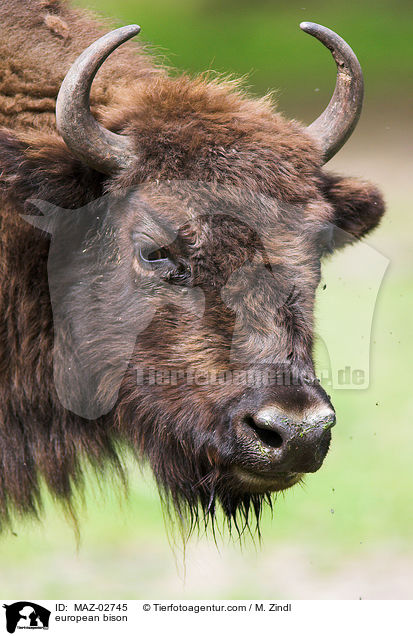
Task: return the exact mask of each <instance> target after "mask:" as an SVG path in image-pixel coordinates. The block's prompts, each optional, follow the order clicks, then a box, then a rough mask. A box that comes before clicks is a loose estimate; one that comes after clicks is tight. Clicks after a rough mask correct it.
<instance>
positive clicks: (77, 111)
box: [56, 24, 140, 174]
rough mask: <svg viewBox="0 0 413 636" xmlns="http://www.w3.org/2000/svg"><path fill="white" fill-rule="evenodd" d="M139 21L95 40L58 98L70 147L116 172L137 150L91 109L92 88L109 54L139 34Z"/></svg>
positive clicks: (102, 168) (96, 166) (106, 170)
mask: <svg viewBox="0 0 413 636" xmlns="http://www.w3.org/2000/svg"><path fill="white" fill-rule="evenodd" d="M139 31H140V27H139V26H137V25H136V24H132V25H130V26H125V27H121V28H120V29H115V30H114V31H111V32H110V33H107V34H106V35H104V36H103V37H101V38H99V40H97V41H96V42H94V43H93V44H91V45H90V46H89V47H88V48H87V49H86V50H85V51H83V53H82V54H81V55H80V56H79V57H78V58H77V60H76V61H75V62H74V64H73V65H72V66H71V68H70V69H69V71H68V72H67V74H66V77H65V78H64V80H63V82H62V85H61V87H60V91H59V94H58V96H57V102H56V121H57V129H58V131H59V133H60V134H61V135H62V137H63V139H64V140H65V142H66V144H67V145H68V146H69V148H70V150H71V151H72V152H73V153H74V154H75V155H76V156H77V157H79V159H81V160H82V161H84V162H85V163H86V164H87V165H88V166H90V167H92V168H94V169H95V170H98V171H99V172H103V173H104V174H112V173H113V172H117V171H119V170H120V169H122V168H125V167H127V166H128V165H129V164H130V163H131V160H132V157H133V152H132V147H131V143H130V141H129V139H128V137H126V136H124V135H118V134H116V133H113V132H111V131H110V130H107V129H106V128H104V127H103V126H101V125H100V124H99V123H98V122H97V121H96V119H95V118H94V117H93V115H92V113H91V112H90V103H89V97H90V88H91V86H92V82H93V79H94V77H95V75H96V73H97V71H98V69H99V68H100V66H101V65H102V64H103V62H104V61H105V60H106V58H107V57H108V56H109V55H110V54H111V53H112V52H113V51H114V50H115V49H116V48H117V47H118V46H120V45H121V44H123V43H124V42H126V41H127V40H129V39H130V38H132V37H133V36H134V35H137V34H138V33H139Z"/></svg>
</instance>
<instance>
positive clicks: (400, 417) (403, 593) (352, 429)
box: [0, 0, 413, 599]
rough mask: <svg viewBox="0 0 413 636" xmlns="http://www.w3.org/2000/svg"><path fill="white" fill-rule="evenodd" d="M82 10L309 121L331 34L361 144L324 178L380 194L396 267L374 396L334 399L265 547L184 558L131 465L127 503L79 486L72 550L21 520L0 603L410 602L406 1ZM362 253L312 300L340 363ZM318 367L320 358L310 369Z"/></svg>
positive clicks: (374, 364)
mask: <svg viewBox="0 0 413 636" xmlns="http://www.w3.org/2000/svg"><path fill="white" fill-rule="evenodd" d="M79 4H82V5H84V6H88V7H91V8H94V9H96V10H98V11H100V12H101V13H104V14H106V15H108V16H112V17H114V23H115V25H119V24H124V23H128V22H129V23H131V22H137V23H139V24H141V26H142V27H143V30H142V38H143V39H145V40H146V41H148V42H151V43H152V44H153V45H154V47H155V48H156V50H157V52H158V53H159V54H160V55H162V56H165V59H167V61H168V62H169V63H170V64H172V65H173V66H176V67H178V68H181V69H186V70H190V71H193V72H198V71H203V70H206V69H209V68H212V69H215V70H217V71H225V72H233V73H235V74H238V75H240V74H241V75H244V74H248V83H249V84H250V85H251V90H252V92H253V93H255V94H263V93H265V92H266V91H267V90H268V89H273V88H278V89H279V92H278V102H279V107H280V109H281V110H282V111H285V112H287V113H288V115H289V116H291V117H295V118H300V119H302V120H303V121H311V120H312V119H313V118H314V117H315V116H317V114H318V113H319V112H320V111H321V109H322V108H323V107H324V106H325V103H326V102H327V101H328V99H329V96H330V93H331V90H332V88H333V86H334V78H335V73H334V65H333V63H332V61H331V59H330V56H329V54H328V52H327V51H326V50H325V49H323V47H322V46H321V45H320V44H318V43H317V42H316V41H315V40H313V39H311V38H309V37H308V36H307V35H305V34H302V33H301V32H300V30H299V29H298V23H299V22H300V21H302V20H310V21H315V22H317V21H318V22H320V23H322V24H325V25H326V26H329V27H331V28H333V29H335V30H337V31H338V32H339V33H340V34H341V35H342V36H343V37H345V38H346V39H347V40H348V42H349V43H350V44H351V45H352V46H353V48H354V49H355V51H356V52H357V54H358V56H359V59H360V61H361V63H362V66H363V69H364V73H365V78H366V101H365V108H364V113H363V116H362V119H361V121H360V124H359V126H358V128H357V131H356V133H355V134H354V135H353V137H352V139H351V140H350V141H349V142H348V143H347V145H346V146H345V148H344V149H343V150H342V151H341V152H340V153H339V155H338V156H337V157H336V158H334V159H333V161H332V162H331V163H330V164H329V168H330V169H332V170H336V171H341V172H343V173H345V174H353V175H355V176H361V177H365V178H368V179H370V180H373V181H375V182H377V183H379V184H380V186H381V188H382V189H383V191H384V193H385V197H386V200H387V205H388V213H387V216H386V219H385V220H384V221H383V223H382V225H381V227H380V228H379V229H378V230H377V231H376V232H375V233H374V235H373V236H372V237H371V238H369V239H368V241H367V243H368V245H369V246H370V248H372V249H374V250H375V251H376V252H377V253H379V254H382V255H383V258H385V259H388V261H389V266H388V269H387V272H386V275H385V277H384V280H383V284H382V286H381V288H380V291H379V294H378V297H377V303H376V308H375V313H374V320H373V326H372V331H371V338H370V363H371V375H370V385H369V388H368V389H366V390H342V389H341V390H340V389H333V390H331V395H332V400H333V403H334V404H335V407H336V410H337V414H338V425H337V426H336V427H335V429H334V434H333V444H332V448H331V450H330V452H329V455H328V457H327V459H326V461H325V464H324V466H323V468H322V469H321V470H320V471H319V472H318V473H316V474H314V475H311V476H309V477H308V479H307V480H306V484H305V486H304V487H303V488H301V487H295V488H294V489H292V490H291V491H289V492H288V493H286V494H285V496H280V497H278V499H277V502H276V505H275V511H274V516H273V518H272V517H271V515H270V514H266V515H264V519H263V532H262V534H263V545H262V546H261V547H259V546H254V544H253V543H252V542H251V541H249V540H248V539H246V540H245V542H244V543H243V544H242V545H239V543H238V542H235V543H234V542H231V541H230V540H229V539H228V537H227V535H225V534H224V535H223V537H222V539H219V549H217V548H216V547H215V546H214V545H213V543H212V541H211V540H210V539H208V538H205V537H203V536H201V537H199V538H196V537H194V538H193V539H192V540H191V542H190V543H189V545H188V546H187V551H186V557H185V559H184V555H183V552H182V548H181V546H180V544H179V542H177V543H176V544H175V545H174V544H173V542H171V541H169V540H168V536H167V532H166V531H165V525H164V520H163V515H162V511H161V507H160V504H159V499H158V495H157V493H156V489H155V487H154V484H153V482H152V480H151V476H150V474H149V473H148V472H146V471H143V473H141V472H140V470H139V469H137V468H136V467H135V466H133V465H132V464H131V492H130V496H129V501H128V502H127V503H123V504H122V503H119V498H118V496H117V490H118V489H117V487H116V486H114V485H111V482H110V477H109V476H108V477H107V480H102V481H101V482H100V483H97V482H96V481H95V480H94V479H92V478H91V479H90V480H89V483H88V488H87V495H86V507H85V508H86V509H87V512H86V510H85V511H84V512H83V513H82V514H81V541H80V545H79V546H77V544H76V539H75V536H74V532H73V529H72V528H71V526H70V524H69V523H67V521H66V520H65V519H64V516H63V514H62V512H61V510H60V509H59V508H58V507H57V506H56V505H54V504H53V502H50V501H47V504H46V515H45V519H44V522H43V524H42V525H38V524H31V523H29V522H19V521H16V524H15V527H14V534H13V533H10V534H8V535H7V536H5V537H4V538H3V540H2V542H1V543H0V597H2V598H6V599H7V598H23V597H24V596H26V597H30V598H43V599H47V598H68V599H69V598H89V599H94V598H108V599H110V598H118V599H121V598H125V599H127V598H151V597H152V598H254V597H256V598H279V599H282V598H360V597H362V598H412V597H413V545H412V538H413V500H412V499H413V498H412V488H413V461H412V460H413V457H412V451H413V425H412V419H413V417H412V416H413V397H412V390H411V386H412V364H413V345H412V335H413V334H412V332H413V326H412V324H413V321H412V317H411V316H412V265H413V255H412V254H413V250H412V242H413V241H412V236H413V220H412V218H413V215H412V209H411V208H412V206H411V194H412V192H411V178H412V126H411V121H412V103H413V102H412V83H411V76H412V71H411V65H412V44H411V43H412V35H413V32H412V29H413V27H412V24H413V21H412V17H413V16H412V13H413V5H412V4H411V3H408V2H401V1H399V2H390V1H386V2H380V1H377V2H371V1H370V0H367V1H365V2H363V3H359V2H355V1H353V0H348V1H347V2H346V3H344V4H343V3H335V2H331V1H330V2H323V1H321V0H320V1H315V2H310V3H306V2H305V1H304V0H301V2H299V3H294V2H292V3H291V2H288V3H287V2H283V3H281V2H275V1H270V0H268V1H265V0H255V2H249V1H247V0H238V1H235V0H227V1H226V2H223V1H219V0H175V2H170V1H168V0H151V1H149V0H140V1H139V2H135V1H133V0H118V1H117V2H115V1H114V0H102V1H99V2H98V1H97V0H94V1H93V2H92V1H91V0H87V1H85V0H82V1H81V2H79ZM303 5H305V6H303ZM140 37H141V36H140ZM364 256H365V252H363V250H353V251H352V250H351V248H350V249H348V251H347V253H346V254H345V256H343V259H344V260H343V261H342V262H341V265H340V258H341V257H338V258H334V259H333V260H332V261H331V262H330V263H327V264H326V267H325V274H324V277H325V281H326V282H327V288H326V290H324V291H322V292H321V291H320V299H319V300H320V302H319V305H318V308H317V315H318V316H319V320H320V322H321V323H322V324H330V325H337V340H338V342H339V343H340V345H341V349H342V354H343V355H344V354H347V353H348V355H349V356H350V355H351V353H352V352H351V347H352V346H353V347H356V346H358V345H357V344H356V343H357V338H356V336H357V334H356V333H354V336H355V337H354V340H353V341H352V339H351V335H352V333H350V338H349V337H346V338H342V336H341V334H342V333H343V330H345V329H346V325H353V326H352V327H351V329H353V330H355V331H357V328H356V327H354V324H355V323H357V319H356V321H355V320H354V318H355V316H356V318H357V316H358V315H359V313H360V312H361V311H362V309H361V308H362V305H363V303H362V299H363V297H364V296H365V294H366V293H367V290H368V289H369V287H370V286H371V285H372V280H371V274H370V272H369V271H368V270H367V269H366V267H365V262H364ZM337 264H339V265H337ZM337 267H339V268H340V267H341V270H340V269H339V270H337ZM337 271H339V272H341V274H339V275H340V276H342V277H344V279H345V281H346V282H347V291H344V292H343V290H342V289H341V291H340V296H338V291H336V288H335V286H334V284H330V282H331V281H332V280H333V279H334V277H337ZM343 293H345V294H347V295H346V296H345V299H346V302H343ZM357 299H360V303H359V302H358V301H357ZM320 336H323V333H322V332H321V333H320ZM369 336H370V334H367V336H366V337H369ZM352 342H353V345H352ZM349 348H350V349H349ZM324 357H325V354H324V352H323V348H322V346H321V345H320V347H319V348H318V349H317V352H316V359H317V360H318V364H319V366H323V359H324ZM171 543H172V545H171ZM171 547H172V549H171Z"/></svg>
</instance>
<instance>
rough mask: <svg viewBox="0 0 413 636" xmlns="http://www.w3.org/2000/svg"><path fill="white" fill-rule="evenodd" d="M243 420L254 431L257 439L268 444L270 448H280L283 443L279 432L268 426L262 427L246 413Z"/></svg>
mask: <svg viewBox="0 0 413 636" xmlns="http://www.w3.org/2000/svg"><path fill="white" fill-rule="evenodd" d="M244 422H245V424H247V425H248V426H249V427H250V428H252V430H253V431H255V434H256V435H257V437H258V439H259V440H260V441H261V442H262V443H263V444H265V445H266V446H270V447H271V448H281V446H282V445H283V444H284V440H283V438H282V437H281V435H280V434H279V433H277V431H274V430H272V429H270V428H262V427H261V426H259V424H257V422H256V420H255V419H254V418H253V417H252V416H251V415H246V416H245V418H244Z"/></svg>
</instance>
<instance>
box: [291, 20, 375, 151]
mask: <svg viewBox="0 0 413 636" xmlns="http://www.w3.org/2000/svg"><path fill="white" fill-rule="evenodd" d="M300 28H301V29H302V30H303V31H305V32H306V33H309V34H310V35H313V36H314V37H316V38H317V40H320V42H321V43H322V44H324V46H326V47H327V48H328V49H330V51H331V54H332V56H333V58H334V60H335V62H336V64H337V81H336V87H335V89H334V93H333V96H332V98H331V100H330V103H329V104H328V106H327V108H326V109H325V111H324V112H323V113H321V115H320V116H319V117H318V118H317V119H316V120H315V121H313V123H312V124H310V126H308V128H307V130H308V132H309V134H310V135H311V136H312V137H313V138H314V139H315V140H316V141H317V142H318V144H319V145H320V146H321V149H322V151H323V156H324V160H325V161H328V160H329V159H331V158H332V157H333V156H334V155H335V154H336V152H338V151H339V150H340V148H341V147H342V146H343V145H344V144H345V142H346V141H347V139H348V138H349V137H350V135H351V133H352V132H353V130H354V128H355V127H356V124H357V122H358V120H359V117H360V113H361V107H362V104H363V92H364V84H363V73H362V70H361V67H360V64H359V61H358V59H357V57H356V56H355V54H354V52H353V51H352V50H351V48H350V47H349V45H348V44H347V43H346V42H345V41H344V40H343V39H342V38H341V37H340V36H339V35H337V33H334V31H331V30H330V29H327V28H326V27H323V26H321V25H320V24H314V22H302V23H301V24H300Z"/></svg>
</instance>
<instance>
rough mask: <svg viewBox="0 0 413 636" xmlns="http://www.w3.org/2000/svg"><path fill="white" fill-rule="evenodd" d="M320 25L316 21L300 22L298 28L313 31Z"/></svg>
mask: <svg viewBox="0 0 413 636" xmlns="http://www.w3.org/2000/svg"><path fill="white" fill-rule="evenodd" d="M320 26H321V25H320V24H317V23H316V22H300V29H301V30H302V31H305V32H306V33H314V31H316V30H317V29H319V28H320Z"/></svg>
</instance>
